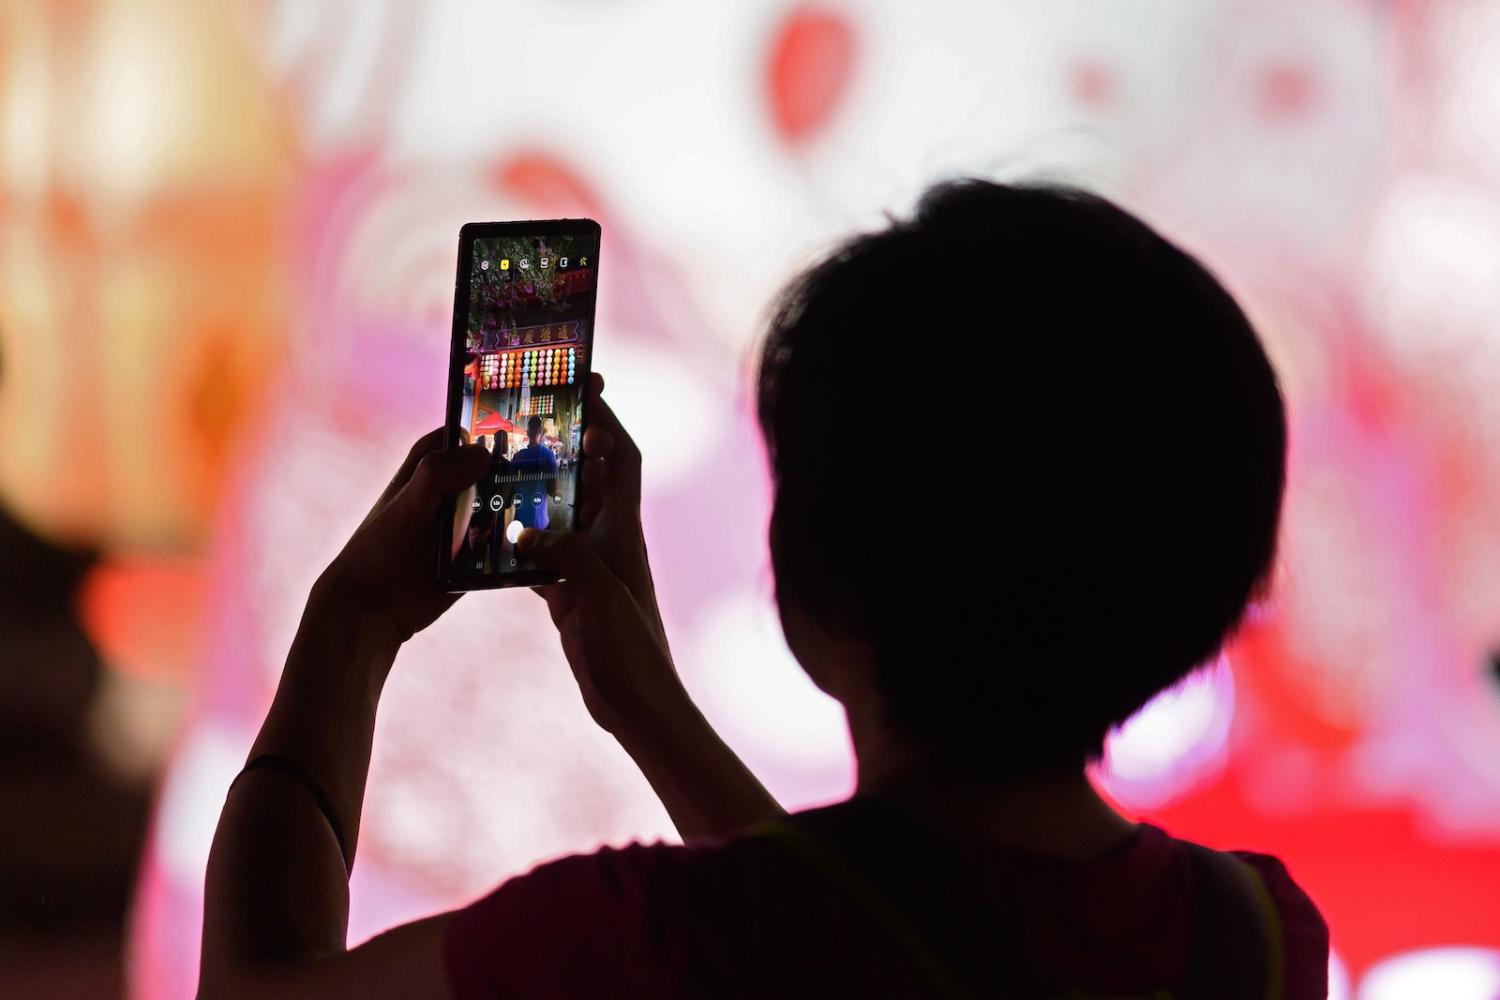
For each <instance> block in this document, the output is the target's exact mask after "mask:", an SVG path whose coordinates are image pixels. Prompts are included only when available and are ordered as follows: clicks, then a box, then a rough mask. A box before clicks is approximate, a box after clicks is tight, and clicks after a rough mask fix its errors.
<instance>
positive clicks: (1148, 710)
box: [1099, 658, 1234, 809]
mask: <svg viewBox="0 0 1500 1000" xmlns="http://www.w3.org/2000/svg"><path fill="white" fill-rule="evenodd" d="M1233 719H1234V675H1233V672H1232V671H1231V670H1230V667H1229V661H1228V660H1227V659H1225V658H1220V660H1219V661H1218V662H1216V663H1215V664H1213V665H1212V666H1209V667H1205V668H1203V669H1201V670H1200V671H1198V672H1197V673H1195V674H1192V675H1191V676H1189V677H1188V678H1187V679H1185V680H1184V681H1182V682H1181V683H1180V684H1178V685H1176V686H1175V687H1173V688H1171V689H1169V690H1167V691H1163V692H1162V693H1161V694H1159V695H1157V696H1156V697H1155V698H1153V699H1151V701H1149V702H1147V704H1146V706H1145V707H1144V708H1142V709H1141V710H1140V711H1139V712H1137V713H1136V714H1135V715H1133V716H1131V717H1130V719H1128V720H1127V721H1126V722H1125V724H1124V725H1123V726H1121V727H1120V728H1119V729H1118V730H1116V731H1115V732H1113V733H1111V734H1110V736H1109V739H1108V740H1107V741H1106V743H1105V748H1104V750H1105V753H1104V761H1103V762H1102V763H1103V766H1102V767H1101V768H1100V769H1099V778H1100V780H1101V781H1103V782H1104V785H1105V787H1106V788H1107V789H1108V791H1109V793H1110V795H1112V796H1113V797H1114V798H1115V799H1116V800H1117V801H1119V802H1120V803H1122V804H1124V805H1126V806H1130V807H1133V808H1136V809H1150V808H1153V807H1155V806H1159V805H1162V804H1163V803H1166V802H1168V801H1170V800H1172V799H1173V798H1176V797H1177V796H1179V795H1181V794H1183V793H1184V792H1186V791H1188V790H1189V789H1190V788H1191V787H1192V786H1193V785H1194V784H1197V783H1199V782H1203V781H1205V780H1207V779H1209V778H1211V777H1213V776H1214V774H1215V773H1216V772H1217V770H1218V769H1219V768H1221V767H1222V766H1223V764H1224V759H1225V756H1226V750H1227V747H1228V740H1229V727H1230V723H1231V722H1232V721H1233Z"/></svg>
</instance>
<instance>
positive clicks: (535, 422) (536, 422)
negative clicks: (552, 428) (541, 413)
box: [526, 416, 542, 437]
mask: <svg viewBox="0 0 1500 1000" xmlns="http://www.w3.org/2000/svg"><path fill="white" fill-rule="evenodd" d="M540 433H542V418H541V417H538V416H533V417H532V418H531V419H530V420H528V421H526V436H527V437H536V436H537V435H538V434H540Z"/></svg>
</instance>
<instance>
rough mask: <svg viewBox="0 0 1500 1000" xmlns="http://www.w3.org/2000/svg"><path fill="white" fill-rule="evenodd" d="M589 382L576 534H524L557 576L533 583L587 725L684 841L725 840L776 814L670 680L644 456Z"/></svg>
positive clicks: (598, 385)
mask: <svg viewBox="0 0 1500 1000" xmlns="http://www.w3.org/2000/svg"><path fill="white" fill-rule="evenodd" d="M603 389H604V381H603V380H602V379H600V378H599V377H598V376H594V378H593V379H592V380H591V381H590V383H589V393H590V396H589V403H588V409H589V428H588V430H587V431H586V432H585V436H584V449H583V453H584V456H585V458H584V466H583V476H584V494H583V506H582V508H581V510H580V515H579V517H580V522H581V528H582V530H581V531H578V532H572V531H562V532H554V531H536V530H534V529H533V530H528V531H525V532H523V533H522V535H521V538H520V540H519V542H518V546H519V548H520V549H521V551H522V552H523V553H524V554H525V555H526V556H527V557H528V558H531V559H534V560H535V561H536V562H538V563H540V564H541V565H542V566H545V567H547V568H548V569H551V570H553V571H554V572H557V573H560V574H561V575H562V576H563V577H564V580H563V582H562V583H558V584H553V585H552V586H550V587H542V588H539V589H540V591H541V593H542V596H543V597H544V598H546V600H547V607H548V609H549V610H550V611H551V612H552V620H553V622H555V623H556V625H557V630H558V632H559V633H560V634H561V636H562V645H563V652H564V653H565V654H566V655H567V658H568V665H569V666H570V667H572V668H573V676H574V677H575V678H576V679H577V680H578V688H579V690H580V691H581V692H582V693H583V701H584V704H585V705H587V706H588V710H589V713H590V714H591V715H592V716H593V717H594V721H596V722H598V723H599V725H600V726H602V727H604V728H605V729H606V730H608V731H609V732H611V733H613V734H614V736H615V738H616V739H617V740H619V741H620V745H621V746H622V747H624V748H625V751H626V753H628V754H630V756H631V758H632V759H633V760H634V761H635V762H636V765H637V766H638V767H640V769H641V773H642V774H644V775H645V776H646V780H647V781H649V782H650V783H651V787H652V789H653V790H655V792H656V794H657V797H658V798H660V799H661V802H662V805H664V806H666V809H667V812H668V814H670V815H671V817H672V821H673V822H674V823H676V824H677V830H678V832H679V833H681V834H682V836H683V838H684V839H685V840H692V839H694V838H698V837H722V836H728V835H729V834H731V833H733V832H735V831H736V830H741V829H744V828H745V827H748V826H751V825H753V824H755V823H759V822H762V821H764V820H767V819H771V818H774V817H776V816H780V815H781V807H780V806H778V805H777V804H776V800H775V799H773V798H772V797H771V796H770V794H769V793H768V792H767V791H766V790H765V788H763V787H762V786H761V784H760V782H759V781H757V780H756V779H755V776H754V775H753V774H751V773H750V771H749V770H748V769H747V768H746V767H745V765H744V764H743V763H742V762H741V761H740V759H739V758H738V757H737V756H735V754H734V751H733V750H731V749H730V748H729V747H728V746H726V745H725V744H724V741H723V740H721V739H719V737H718V734H717V733H715V732H714V731H713V727H711V726H710V725H709V724H708V721H707V720H706V719H705V718H704V717H703V714H702V713H701V712H699V711H698V708H697V706H696V705H694V704H693V701H692V699H691V698H690V697H689V696H688V693H687V689H686V688H684V687H683V685H682V681H681V680H680V679H679V678H678V676H677V670H676V668H675V667H674V666H673V664H672V654H671V651H670V650H669V649H668V647H667V634H666V631H665V629H663V628H662V622H661V614H660V613H659V612H658V610H657V607H656V589H655V587H654V586H653V585H652V582H651V566H650V564H649V563H648V562H647V559H646V541H645V536H644V534H643V533H642V531H641V452H640V449H639V448H637V447H636V445H635V442H634V441H632V440H631V439H630V435H629V434H628V433H626V431H625V428H624V427H622V426H620V422H619V420H618V419H616V417H615V414H614V411H613V410H611V409H610V408H609V405H608V404H607V403H605V402H604V400H603V399H602V398H601V397H600V394H601V393H602V392H603Z"/></svg>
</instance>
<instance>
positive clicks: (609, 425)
mask: <svg viewBox="0 0 1500 1000" xmlns="http://www.w3.org/2000/svg"><path fill="white" fill-rule="evenodd" d="M599 384H600V385H601V386H602V385H603V381H602V379H601V381H600V383H599ZM590 388H591V389H592V388H593V385H592V384H590ZM588 419H589V425H590V426H591V427H597V428H599V429H600V430H602V431H604V432H605V433H606V434H608V435H609V437H610V452H609V456H608V458H607V461H608V462H609V463H610V469H611V471H610V483H609V492H610V494H611V496H614V497H618V498H619V499H622V500H624V501H626V502H628V503H639V502H640V496H641V449H640V448H639V447H638V446H637V445H636V443H635V439H634V438H632V437H631V436H630V432H629V431H627V430H626V429H625V427H624V425H623V424H621V423H620V418H619V417H617V416H616V415H615V411H614V410H613V409H612V408H611V407H610V405H609V404H608V403H606V402H605V401H604V397H603V396H602V395H600V394H599V393H598V392H595V393H593V395H591V396H590V397H589V413H588ZM584 454H588V449H587V448H585V449H584Z"/></svg>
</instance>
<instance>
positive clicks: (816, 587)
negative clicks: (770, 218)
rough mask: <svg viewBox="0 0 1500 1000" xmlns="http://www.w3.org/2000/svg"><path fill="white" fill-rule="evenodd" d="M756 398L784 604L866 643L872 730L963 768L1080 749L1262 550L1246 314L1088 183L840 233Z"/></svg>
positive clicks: (1224, 631) (1263, 411)
mask: <svg viewBox="0 0 1500 1000" xmlns="http://www.w3.org/2000/svg"><path fill="white" fill-rule="evenodd" d="M758 409H759V417H760V424H761V429H762V432H763V434H764V436H765V441H766V446H767V450H768V453H769V457H770V462H771V469H772V474H773V478H774V483H775V490H776V497H775V508H774V513H773V516H772V521H771V555H772V564H773V567H774V570H775V575H776V588H777V597H778V600H780V601H782V602H783V603H786V602H791V604H792V605H794V606H796V607H798V608H799V609H800V610H803V611H806V612H810V613H812V614H815V615H817V616H819V617H820V618H821V619H822V620H824V621H826V622H830V623H832V624H833V625H834V626H835V627H836V628H838V629H841V630H844V631H846V632H849V633H852V634H856V635H858V636H860V637H862V638H866V639H868V640H870V641H871V642H872V644H873V646H874V649H875V650H876V654H877V669H878V680H879V683H880V686H881V690H882V694H883V695H884V702H885V706H886V709H887V712H888V714H889V715H890V717H891V719H892V720H893V721H895V722H898V723H899V724H901V725H903V726H904V727H905V728H906V729H907V730H908V731H909V732H910V733H911V734H912V735H914V736H916V737H918V738H920V739H922V740H924V741H926V742H928V743H930V744H931V745H933V746H934V747H936V748H938V749H939V750H942V751H945V752H947V753H948V754H950V755H951V756H952V757H953V758H954V759H955V762H957V763H960V764H962V765H965V766H969V767H972V768H975V769H981V770H985V771H990V772H1028V771H1035V770H1042V769H1048V768H1052V767H1059V766H1067V767H1071V766H1074V765H1082V764H1083V763H1084V762H1085V761H1086V760H1087V759H1089V758H1091V757H1094V756H1097V755H1098V754H1099V753H1100V752H1101V748H1102V745H1103V740H1104V737H1105V735H1106V734H1107V732H1108V731H1109V729H1110V728H1111V727H1112V726H1114V725H1117V724H1119V723H1120V722H1122V721H1124V720H1125V719H1126V718H1127V717H1129V716H1130V715H1131V714H1132V713H1133V712H1135V711H1136V710H1137V709H1139V708H1140V707H1141V706H1142V705H1143V704H1145V702H1146V701H1148V700H1149V699H1150V698H1151V696H1152V695H1154V694H1156V693H1157V692H1159V691H1161V690H1162V689H1164V688H1166V687H1168V686H1170V685H1171V684H1173V683H1174V682H1176V681H1177V680H1179V679H1181V678H1182V677H1183V676H1184V675H1186V674H1187V673H1188V672H1189V671H1191V670H1192V669H1193V668H1194V667H1195V666H1196V665H1198V664H1200V663H1203V662H1205V661H1206V660H1208V659H1209V658H1211V657H1212V656H1213V655H1214V654H1215V653H1216V652H1217V651H1218V649H1219V648H1220V647H1221V646H1222V644H1223V643H1224V641H1225V639H1226V638H1227V637H1228V635H1229V634H1230V633H1231V632H1232V631H1233V630H1234V629H1235V627H1236V626H1237V625H1238V623H1239V621H1240V619H1241V617H1242V616H1243V614H1244V612H1245V609H1246V607H1247V605H1248V603H1249V602H1250V600H1251V599H1252V597H1253V596H1254V595H1255V594H1256V592H1257V590H1258V589H1259V588H1260V587H1262V586H1263V585H1264V583H1265V581H1266V579H1267V577H1268V575H1269V572H1270V568H1271V565H1272V562H1273V559H1274V554H1275V548H1276V537H1277V531H1278V524H1279V521H1280V512H1281V496H1282V488H1283V483H1284V479H1285V454H1286V417H1285V413H1284V409H1283V403H1282V398H1281V391H1280V389H1279V387H1278V385H1277V380H1276V375H1275V372H1274V370H1273V369H1272V367H1271V364H1270V361H1269V359H1268V358H1267V357H1266V354H1265V351H1264V349H1263V348H1262V346H1261V343H1260V341H1259V339H1258V338H1257V336H1256V334H1255V331H1254V330H1253V329H1252V327H1251V325H1250V323H1249V321H1248V320H1247V319H1246V317H1245V315H1244V313H1243V312H1242V311H1241V310H1240V308H1239V306H1238V305H1237V304H1236V303H1235V301H1234V299H1233V298H1231V297H1230V295H1229V293H1228V292H1226V291H1225V290H1224V288H1223V287H1222V286H1221V285H1220V284H1219V283H1218V281H1216V280H1215V279H1214V277H1213V276H1212V275H1211V274H1210V273H1209V272H1208V271H1207V270H1206V269H1205V268H1204V267H1203V265H1202V264H1200V263H1199V262H1198V261H1196V260H1195V259H1193V258H1192V257H1191V256H1189V255H1188V254H1186V253H1184V252H1183V251H1182V250H1181V249H1179V248H1178V247H1176V246H1174V245H1173V244H1171V243H1169V242H1168V241H1167V240H1165V239H1163V238H1162V237H1161V236H1159V235H1158V234H1157V233H1155V232H1154V231H1153V230H1152V229H1151V228H1150V227H1148V226H1147V225H1145V224H1144V223H1143V222H1141V221H1140V220H1138V219H1136V218H1135V217H1134V216H1132V215H1130V214H1129V213H1127V212H1125V211H1124V210H1122V209H1120V208H1118V207H1117V206H1115V205H1113V204H1111V203H1110V202H1108V201H1106V200H1104V199H1103V198H1100V197H1097V196H1095V195H1092V194H1088V193H1085V192H1083V191H1079V190H1075V189H1071V188H1065V187H1057V186H1011V185H1001V184H994V183H989V182H986V181H979V180H963V181H954V182H949V183H945V184H941V185H939V186H937V187H934V188H932V189H931V190H929V191H928V192H927V193H926V195H925V196H924V197H923V198H922V200H921V202H920V203H919V205H918V207H917V209H916V212H915V214H914V215H913V216H912V217H911V218H910V219H903V220H894V221H892V222H891V223H890V225H889V226H887V227H886V228H884V229H882V230H879V231H877V232H872V233H867V234H864V235H860V236H857V237H854V238H853V239H850V240H849V241H847V242H846V243H844V244H843V245H842V246H841V247H839V248H838V249H837V250H836V251H835V252H834V253H832V254H831V255H830V256H828V257H827V258H826V259H825V260H823V261H822V262H821V263H819V264H817V265H815V266H813V267H812V268H810V269H809V270H807V271H806V272H805V273H803V274H801V275H800V276H799V277H797V278H796V279H795V280H794V281H793V282H792V283H791V284H790V285H789V286H788V287H787V289H786V290H785V291H784V292H783V293H782V295H781V297H780V299H779V300H778V303H777V305H776V307H775V309H774V312H773V315H772V319H771V322H770V329H769V334H768V336H767V338H766V341H765V344H764V347H763V349H762V352H761V358H760V371H759V384H758ZM934 418H935V419H934ZM919 426H922V427H928V426H935V427H936V428H937V435H936V437H935V438H933V437H924V438H922V439H918V438H916V437H915V436H914V435H913V434H911V433H909V432H910V431H913V430H916V429H917V428H918V427H919ZM903 429H905V430H906V431H907V432H908V433H906V434H905V435H902V430H903ZM872 430H874V431H877V432H878V433H874V434H872V433H870V431H872ZM829 435H837V436H838V437H839V438H840V440H841V441H842V443H843V446H842V449H841V451H840V453H839V458H838V459H836V460H830V459H829V458H828V456H827V453H826V452H825V451H824V449H823V448H822V447H821V443H822V440H823V439H824V438H825V437H826V436H829ZM893 441H900V442H901V443H902V444H905V445H907V446H909V447H910V448H911V449H912V450H911V451H908V452H905V453H902V452H901V449H900V448H899V447H894V446H893V444H892V442H893Z"/></svg>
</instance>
